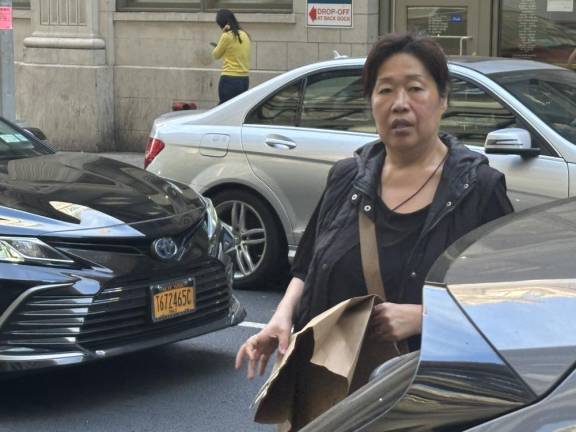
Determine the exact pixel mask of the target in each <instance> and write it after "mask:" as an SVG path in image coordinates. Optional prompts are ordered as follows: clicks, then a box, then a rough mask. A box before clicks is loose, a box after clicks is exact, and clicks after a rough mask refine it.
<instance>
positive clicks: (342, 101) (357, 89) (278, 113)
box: [246, 68, 376, 133]
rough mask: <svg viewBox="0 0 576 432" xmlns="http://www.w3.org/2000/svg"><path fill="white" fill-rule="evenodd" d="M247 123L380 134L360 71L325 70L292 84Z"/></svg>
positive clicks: (261, 108)
mask: <svg viewBox="0 0 576 432" xmlns="http://www.w3.org/2000/svg"><path fill="white" fill-rule="evenodd" d="M246 123H248V124H262V125H274V126H297V127H306V128H314V129H332V130H343V131H354V132H366V133H376V126H375V124H374V120H373V117H372V114H371V112H370V104H369V102H368V100H367V98H365V97H364V95H363V89H362V69H360V68H353V69H337V70H329V71H323V72H319V73H316V74H312V75H309V76H307V77H306V78H304V79H302V80H299V81H297V82H295V83H292V84H290V85H288V86H286V87H284V88H282V89H280V90H279V91H277V92H276V93H274V94H273V95H272V96H270V97H268V98H267V99H266V100H264V101H263V102H261V103H260V104H259V105H257V106H256V107H255V108H254V109H253V110H252V111H251V112H250V114H249V115H248V117H247V119H246Z"/></svg>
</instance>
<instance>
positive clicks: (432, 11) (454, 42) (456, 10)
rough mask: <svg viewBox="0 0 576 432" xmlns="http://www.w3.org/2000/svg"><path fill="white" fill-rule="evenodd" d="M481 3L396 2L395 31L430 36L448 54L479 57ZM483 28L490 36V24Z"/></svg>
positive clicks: (469, 0) (466, 0) (441, 0)
mask: <svg viewBox="0 0 576 432" xmlns="http://www.w3.org/2000/svg"><path fill="white" fill-rule="evenodd" d="M480 3H481V2H480V0H436V1H430V0H397V1H396V7H395V17H394V18H395V20H394V22H395V26H394V27H395V30H396V31H413V32H418V33H424V34H427V35H429V36H431V37H433V38H434V39H436V40H437V41H438V42H439V43H440V44H441V45H442V47H443V48H444V51H445V52H446V54H447V55H478V54H480V53H479V52H478V48H479V46H480V43H479V29H480V27H481V22H480V21H481V16H482V15H481V13H480ZM484 3H488V2H486V1H485V0H484ZM486 25H487V26H488V27H485V28H484V31H485V33H486V36H485V37H489V35H490V31H489V29H490V22H489V21H488V22H487V23H486Z"/></svg>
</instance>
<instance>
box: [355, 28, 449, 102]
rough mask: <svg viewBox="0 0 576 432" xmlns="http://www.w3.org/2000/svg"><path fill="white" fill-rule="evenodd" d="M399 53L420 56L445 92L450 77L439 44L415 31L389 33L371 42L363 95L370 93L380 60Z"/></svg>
mask: <svg viewBox="0 0 576 432" xmlns="http://www.w3.org/2000/svg"><path fill="white" fill-rule="evenodd" d="M402 53H404V54H411V55H413V56H414V57H416V58H417V59H418V60H420V62H421V63H422V65H424V67H425V68H426V70H427V71H428V73H429V74H430V75H431V76H432V78H433V79H434V82H435V83H436V87H437V88H438V93H439V94H440V96H441V97H447V96H448V91H449V87H450V77H449V75H448V63H447V61H446V55H445V54H444V51H443V50H442V47H440V45H439V44H438V42H436V41H435V40H434V39H432V38H430V37H427V36H422V35H419V34H415V33H390V34H387V35H386V36H384V37H383V38H382V39H380V40H379V41H378V42H376V43H375V44H374V46H373V47H372V49H371V50H370V52H369V53H368V57H366V62H365V63H364V71H363V73H362V79H363V82H364V94H365V95H366V96H368V97H370V96H371V95H372V92H373V91H374V86H375V85H376V79H377V78H378V69H379V68H380V66H381V65H382V63H384V62H385V61H386V60H388V59H389V58H390V57H392V56H393V55H395V54H402Z"/></svg>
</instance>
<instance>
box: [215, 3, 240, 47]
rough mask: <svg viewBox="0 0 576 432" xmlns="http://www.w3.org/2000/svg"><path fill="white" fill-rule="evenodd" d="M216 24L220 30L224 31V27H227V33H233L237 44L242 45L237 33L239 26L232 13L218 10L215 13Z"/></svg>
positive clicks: (226, 10)
mask: <svg viewBox="0 0 576 432" xmlns="http://www.w3.org/2000/svg"><path fill="white" fill-rule="evenodd" d="M216 24H218V26H220V28H221V29H222V30H224V27H226V26H228V29H229V30H228V31H231V32H232V33H234V36H235V37H236V39H238V42H240V43H242V39H241V38H240V33H239V30H241V28H240V24H238V20H237V19H236V17H235V16H234V14H233V13H232V11H230V10H228V9H220V10H218V12H217V13H216Z"/></svg>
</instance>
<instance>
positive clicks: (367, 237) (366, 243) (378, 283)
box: [358, 206, 409, 354]
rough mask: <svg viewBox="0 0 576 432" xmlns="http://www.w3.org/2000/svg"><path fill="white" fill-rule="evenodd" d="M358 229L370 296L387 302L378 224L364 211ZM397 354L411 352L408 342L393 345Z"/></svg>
mask: <svg viewBox="0 0 576 432" xmlns="http://www.w3.org/2000/svg"><path fill="white" fill-rule="evenodd" d="M358 229H359V232H360V258H361V260H362V272H363V273H364V281H365V283H366V289H367V291H368V294H373V295H377V296H378V297H380V298H381V299H382V301H384V302H385V301H387V300H386V290H385V289H384V283H383V282H382V273H380V260H379V258H378V256H379V255H378V245H377V243H376V224H375V223H374V221H373V220H372V219H370V218H369V217H368V216H366V214H364V212H363V211H362V207H361V206H360V209H359V211H358ZM392 345H393V346H394V347H395V350H396V352H398V353H399V354H405V353H407V352H409V349H408V344H407V343H406V341H400V342H398V343H393V344H392Z"/></svg>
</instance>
